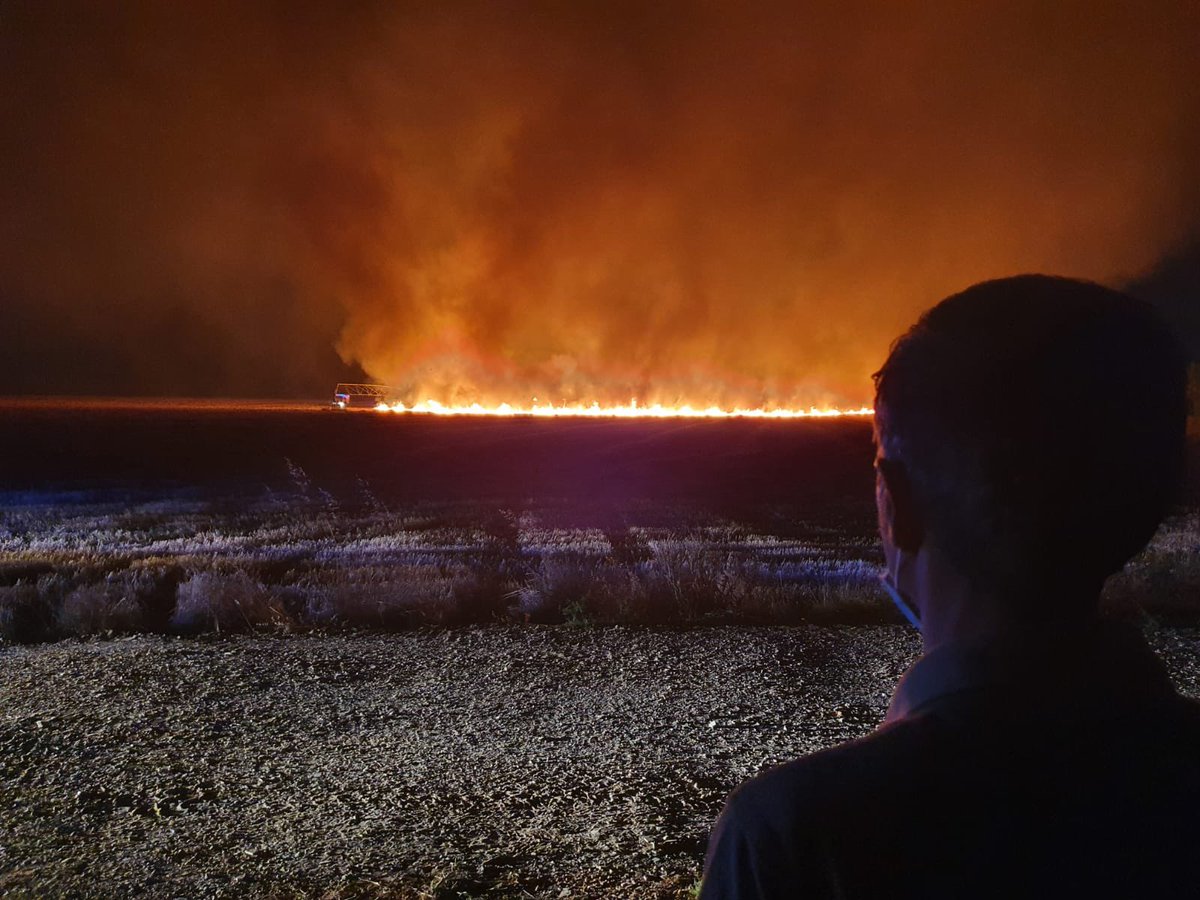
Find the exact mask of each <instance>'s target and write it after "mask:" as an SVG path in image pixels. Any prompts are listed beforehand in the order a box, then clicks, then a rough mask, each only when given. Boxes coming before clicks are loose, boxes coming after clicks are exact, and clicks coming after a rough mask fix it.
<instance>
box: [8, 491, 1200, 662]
mask: <svg viewBox="0 0 1200 900" xmlns="http://www.w3.org/2000/svg"><path fill="white" fill-rule="evenodd" d="M297 478H298V479H299V475H297ZM368 501H369V502H364V503H362V504H360V505H358V506H355V507H351V506H348V505H335V506H331V505H330V504H329V503H327V502H326V501H325V500H324V499H322V497H321V495H320V492H319V491H316V490H314V489H313V488H312V486H311V485H308V484H304V483H300V482H298V483H297V487H296V490H295V492H294V493H292V494H287V495H283V494H279V493H269V494H268V495H267V496H265V497H263V498H259V499H258V500H257V501H254V502H249V503H247V502H242V503H240V504H237V503H230V502H222V503H213V504H204V503H198V502H195V501H187V502H182V501H181V502H179V503H176V504H172V503H170V502H165V501H157V502H155V503H153V504H143V505H141V506H136V507H123V506H119V505H116V504H109V505H105V504H88V503H86V502H78V501H76V502H69V503H47V504H44V505H41V506H38V505H33V504H28V503H26V504H25V505H23V506H13V507H10V508H7V509H6V510H5V511H4V512H3V513H0V640H3V641H6V642H17V641H23V642H29V641H43V640H52V639H55V638H58V637H68V636H85V635H96V634H117V633H123V632H135V631H172V632H180V633H197V632H204V631H213V632H226V631H245V630H251V629H261V628H281V627H286V628H339V627H351V628H376V629H397V628H410V627H418V626H428V625H433V626H452V625H459V624H466V623H474V622H488V621H527V622H546V623H559V622H566V623H592V622H594V623H643V624H687V623H698V622H707V623H713V622H743V623H761V624H773V623H774V624H779V623H798V622H827V623H836V622H852V623H861V622H870V621H886V620H890V617H891V615H892V614H891V610H890V608H889V607H888V605H887V603H886V601H885V600H884V598H883V597H882V594H881V593H880V591H879V588H878V586H877V583H876V572H877V571H878V567H879V565H880V559H879V550H878V547H877V545H876V544H875V542H874V541H873V540H869V539H866V538H864V537H862V536H859V535H854V534H845V533H841V532H837V531H833V530H830V529H820V528H816V527H814V528H812V529H811V531H810V533H807V534H805V535H804V536H803V537H802V538H797V537H793V536H781V535H777V534H771V533H769V530H766V529H763V528H762V527H759V528H755V527H752V526H751V525H749V524H745V523H736V522H714V523H713V524H712V525H709V526H704V527H697V526H696V525H695V519H694V517H693V516H687V517H685V516H683V515H680V516H679V520H680V521H681V522H682V523H684V524H681V525H680V526H678V527H664V526H662V524H661V522H662V520H663V516H662V515H661V511H659V515H658V518H657V521H658V524H656V525H655V526H653V527H650V526H643V525H639V524H634V523H628V524H624V525H622V526H621V527H619V528H611V527H610V528H607V529H598V528H594V527H583V526H572V525H563V524H562V523H561V522H557V521H556V519H555V516H554V514H553V513H552V511H550V512H546V511H539V510H536V509H527V510H525V511H523V512H521V513H519V514H518V513H515V512H513V511H509V510H502V509H495V508H487V507H482V506H478V505H476V506H471V505H460V506H451V505H444V506H440V507H435V506H421V507H414V508H410V509H404V510H388V509H386V508H384V507H383V505H382V504H380V503H379V502H378V501H377V500H375V499H374V498H370V497H368ZM1105 602H1106V604H1107V605H1108V607H1109V609H1110V610H1112V611H1114V612H1116V613H1118V614H1122V615H1134V616H1140V615H1152V616H1158V617H1162V618H1164V619H1168V620H1185V619H1186V620H1190V621H1194V620H1195V619H1196V617H1197V614H1198V613H1200V516H1198V515H1196V514H1192V515H1190V516H1184V517H1180V518H1176V519H1173V520H1171V521H1169V522H1168V523H1166V524H1165V525H1164V527H1163V528H1162V530H1161V531H1160V533H1159V534H1158V536H1157V537H1156V538H1155V540H1154V541H1153V542H1152V543H1151V545H1150V546H1149V547H1148V548H1147V550H1146V551H1145V552H1144V553H1143V554H1141V555H1140V556H1139V557H1138V558H1136V559H1135V560H1133V561H1132V562H1131V563H1130V564H1129V566H1127V567H1126V570H1125V571H1124V572H1123V573H1121V574H1120V575H1118V576H1116V577H1114V578H1113V579H1111V581H1110V584H1109V587H1108V589H1107V591H1106V597H1105Z"/></svg>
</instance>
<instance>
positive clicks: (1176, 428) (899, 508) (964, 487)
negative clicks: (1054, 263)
mask: <svg viewBox="0 0 1200 900" xmlns="http://www.w3.org/2000/svg"><path fill="white" fill-rule="evenodd" d="M875 382H876V396H875V429H876V440H877V444H878V449H879V458H880V463H879V466H880V469H881V481H880V484H881V491H880V506H881V509H880V518H881V527H883V529H884V542H885V549H887V550H888V552H889V560H890V559H891V557H892V555H893V553H894V550H895V549H896V548H899V549H900V550H901V551H903V552H905V553H910V554H916V553H918V552H919V550H920V548H921V547H922V546H929V545H932V546H933V547H936V549H937V552H938V554H939V555H940V556H941V557H942V558H944V559H945V560H946V561H948V562H949V564H950V565H952V566H953V567H954V568H955V569H956V570H957V572H958V573H959V574H961V576H962V578H963V580H964V582H965V583H967V584H969V585H970V586H971V587H972V589H973V590H975V591H978V592H981V593H984V594H988V595H991V596H995V597H999V598H1002V600H1003V602H1004V603H1006V604H1010V605H1011V606H1013V607H1014V608H1013V610H1012V611H1013V612H1014V613H1019V614H1020V615H1022V616H1029V615H1033V616H1037V617H1061V616H1068V617H1069V616H1074V615H1078V614H1080V613H1081V612H1084V611H1086V610H1087V608H1088V607H1089V606H1090V604H1092V603H1094V601H1095V598H1096V595H1097V594H1098V592H1099V588H1100V586H1101V584H1102V583H1103V581H1104V579H1105V578H1106V577H1107V576H1108V575H1109V574H1111V573H1112V572H1114V571H1116V570H1117V569H1119V568H1120V567H1121V566H1122V565H1123V564H1124V563H1125V561H1126V560H1127V559H1129V557H1131V556H1132V555H1133V554H1135V553H1137V552H1138V551H1139V550H1140V549H1141V548H1142V547H1143V546H1144V545H1145V543H1146V542H1147V541H1148V540H1149V538H1150V536H1151V535H1152V534H1153V533H1154V530H1155V529H1156V528H1157V526H1158V524H1159V522H1160V520H1161V519H1162V517H1163V515H1164V514H1165V513H1166V511H1167V509H1168V507H1169V505H1170V503H1171V500H1172V498H1173V495H1174V491H1175V489H1176V487H1177V485H1178V482H1179V479H1180V476H1181V474H1182V470H1183V460H1184V441H1185V420H1186V365H1185V360H1184V357H1183V354H1182V351H1181V349H1180V347H1179V345H1178V343H1177V342H1176V341H1175V340H1174V338H1173V337H1172V335H1171V334H1170V332H1169V330H1168V329H1167V328H1166V327H1165V325H1163V323H1162V322H1161V321H1160V320H1159V318H1158V317H1157V316H1156V315H1155V313H1154V311H1153V309H1152V308H1151V307H1150V306H1148V305H1147V304H1145V303H1142V302H1140V301H1137V300H1134V299H1132V298H1130V297H1127V296H1125V295H1124V294H1121V293H1118V292H1116V291H1113V290H1109V289H1108V288H1104V287H1101V286H1099V285H1096V284H1090V283H1087V282H1081V281H1073V280H1070V279H1065V278H1052V277H1047V276H1041V275H1023V276H1018V277H1015V278H1005V279H1000V280H996V281H987V282H983V283H981V284H977V285H975V286H973V287H970V288H968V289H967V290H965V291H963V292H962V293H960V294H955V295H954V296H952V297H949V298H947V299H946V300H943V301H942V302H941V303H939V304H938V305H937V306H935V307H934V308H933V309H931V310H929V311H928V312H926V313H925V314H924V315H923V316H922V317H921V319H920V320H919V321H918V322H917V324H916V325H914V326H913V327H912V329H911V330H909V332H908V333H907V334H905V335H904V336H903V337H901V338H900V339H899V340H897V341H896V343H895V344H894V345H893V347H892V350H891V353H890V355H889V356H888V359H887V361H886V362H885V363H884V365H883V368H882V369H880V371H879V372H878V373H877V374H876V376H875ZM1017 607H1023V608H1019V609H1018V608H1017Z"/></svg>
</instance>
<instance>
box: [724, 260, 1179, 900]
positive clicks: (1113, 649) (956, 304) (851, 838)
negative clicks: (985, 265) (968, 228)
mask: <svg viewBox="0 0 1200 900" xmlns="http://www.w3.org/2000/svg"><path fill="white" fill-rule="evenodd" d="M875 377H876V398H875V435H876V446H877V458H876V463H875V467H876V472H877V477H876V505H877V507H878V510H879V528H880V533H881V536H882V538H883V547H884V553H885V557H886V560H887V571H888V574H887V576H886V583H887V585H888V589H889V593H892V594H893V597H894V599H896V600H897V602H898V603H899V604H900V605H901V606H902V607H903V608H906V609H907V610H908V611H909V613H910V614H911V618H912V620H913V621H914V623H919V627H920V628H921V632H922V638H923V643H924V655H923V656H922V657H921V658H920V659H919V660H918V661H917V662H916V663H915V664H914V665H913V666H912V668H911V669H909V670H908V672H907V673H906V674H905V675H904V678H903V679H902V680H901V682H900V684H899V686H898V687H897V689H896V693H895V695H894V696H893V698H892V703H891V707H890V708H889V710H888V713H887V718H886V719H885V721H884V723H883V725H882V726H880V728H879V729H878V730H876V731H875V732H874V733H873V734H871V735H870V736H868V737H866V738H863V739H861V740H857V741H853V742H851V743H848V744H844V745H842V746H840V747H835V748H833V749H830V750H826V751H824V752H821V753H817V754H814V755H812V756H809V757H806V758H804V759H800V760H797V761H795V762H792V763H789V764H787V765H784V766H781V767H779V768H777V769H774V770H772V771H769V772H767V773H765V774H763V775H760V776H759V777H757V778H755V779H753V780H751V781H749V782H747V783H746V784H744V785H742V786H741V787H740V788H739V789H738V790H737V791H736V792H734V794H733V795H732V796H731V797H730V799H729V801H728V803H727V805H726V807H725V811H724V813H723V814H722V815H721V818H720V821H719V822H718V823H717V827H716V829H715V830H714V832H713V834H712V837H711V839H710V842H709V853H708V862H707V867H706V873H705V878H704V884H703V890H702V892H701V896H702V897H703V898H708V900H716V898H732V897H738V898H749V897H817V898H822V897H846V898H860V897H923V898H925V897H955V898H971V897H1005V898H1026V897H1088V898H1092V897H1200V707H1198V706H1197V705H1195V704H1193V703H1192V702H1191V701H1188V700H1185V699H1183V698H1181V697H1180V696H1179V695H1178V694H1176V692H1175V691H1174V689H1173V688H1172V685H1171V683H1170V682H1169V680H1168V678H1167V675H1166V672H1165V671H1164V669H1163V667H1162V665H1161V664H1160V663H1159V661H1158V659H1157V658H1156V656H1155V655H1154V654H1153V653H1152V652H1151V650H1150V649H1149V648H1148V647H1147V645H1146V644H1145V642H1144V641H1143V640H1142V638H1141V636H1140V634H1138V633H1137V632H1136V630H1133V629H1126V628H1122V627H1120V626H1117V625H1116V624H1114V623H1111V622H1106V621H1103V620H1101V618H1100V617H1099V616H1098V614H1097V601H1098V596H1099V593H1100V589H1101V586H1102V585H1103V583H1104V580H1105V579H1106V578H1107V577H1108V576H1109V575H1110V574H1112V573H1113V572H1115V571H1117V570H1118V569H1120V568H1121V566H1122V565H1123V564H1124V563H1125V561H1126V560H1128V559H1129V558H1130V557H1131V556H1133V555H1134V554H1135V553H1137V552H1138V551H1139V550H1140V549H1141V548H1142V547H1143V546H1144V545H1145V544H1146V542H1147V541H1148V540H1149V538H1150V537H1151V535H1152V534H1153V532H1154V531H1155V529H1156V527H1157V526H1158V524H1159V522H1160V520H1161V519H1162V517H1163V515H1164V514H1165V513H1166V511H1167V510H1168V508H1169V505H1170V503H1171V501H1172V497H1173V493H1174V491H1175V489H1176V487H1177V484H1178V482H1179V480H1180V476H1181V474H1182V470H1183V460H1184V456H1185V436H1184V435H1185V418H1186V408H1185V402H1186V401H1185V365H1184V360H1183V357H1182V353H1181V351H1180V349H1179V347H1178V345H1177V343H1176V342H1175V341H1174V340H1173V339H1172V337H1171V335H1170V334H1169V333H1168V331H1167V330H1166V328H1165V327H1164V326H1163V325H1162V324H1161V323H1160V321H1159V320H1158V319H1157V318H1156V316H1155V315H1154V314H1153V312H1152V310H1151V309H1150V308H1149V307H1148V306H1147V305H1145V304H1143V303H1140V302H1138V301H1136V300H1133V299H1131V298H1129V297H1126V296H1124V295H1122V294H1119V293H1117V292H1115V291H1111V290H1108V289H1106V288H1103V287H1100V286H1098V285H1094V284H1087V283H1083V282H1078V281H1071V280H1067V279H1062V278H1049V277H1044V276H1022V277H1018V278H1009V279H1003V280H999V281H990V282H986V283H983V284H978V285H975V286H974V287H972V288H969V289H968V290H966V291H964V292H963V293H961V294H957V295H955V296H953V297H950V298H949V299H947V300H944V301H943V302H942V303H940V304H939V305H938V306H936V307H934V308H933V309H932V310H930V311H929V312H927V313H926V314H925V315H924V316H922V318H921V319H920V321H919V322H918V323H917V324H916V325H915V326H914V327H913V328H912V329H911V330H910V331H909V332H908V333H907V334H906V335H904V336H903V337H902V338H900V340H899V341H897V342H896V344H895V345H894V346H893V348H892V352H891V354H890V356H889V357H888V359H887V362H886V363H884V366H883V368H882V369H881V370H880V372H879V373H878V374H877V375H876V376H875Z"/></svg>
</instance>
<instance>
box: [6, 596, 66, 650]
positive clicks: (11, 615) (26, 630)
mask: <svg viewBox="0 0 1200 900" xmlns="http://www.w3.org/2000/svg"><path fill="white" fill-rule="evenodd" d="M53 610H54V607H53V606H52V605H51V603H50V602H48V600H47V597H46V596H45V595H44V594H42V593H41V592H39V591H38V589H37V588H36V587H35V586H34V585H32V584H15V585H12V586H10V587H0V641H3V642H5V643H12V644H32V643H36V642H38V641H46V640H49V639H50V638H51V637H53V633H54V611H53Z"/></svg>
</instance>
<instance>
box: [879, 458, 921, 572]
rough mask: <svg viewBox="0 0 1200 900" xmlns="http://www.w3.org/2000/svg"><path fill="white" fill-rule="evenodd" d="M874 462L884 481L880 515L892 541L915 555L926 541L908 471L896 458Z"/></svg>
mask: <svg viewBox="0 0 1200 900" xmlns="http://www.w3.org/2000/svg"><path fill="white" fill-rule="evenodd" d="M875 465H876V467H877V468H878V469H879V476H880V479H881V480H882V485H881V496H880V503H881V504H882V505H881V508H880V515H881V516H883V517H885V518H886V519H887V525H888V527H890V529H891V539H892V544H893V545H895V546H896V547H898V548H900V549H901V550H903V551H904V552H905V553H912V554H915V553H916V552H917V551H918V550H920V549H921V544H923V543H924V542H925V523H924V522H923V521H922V520H921V516H920V513H919V512H918V510H917V503H916V499H915V498H914V496H913V489H912V479H911V478H909V477H908V470H907V469H906V468H904V464H903V463H901V462H899V461H897V460H894V459H880V460H878V461H877V462H876V463H875Z"/></svg>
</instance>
